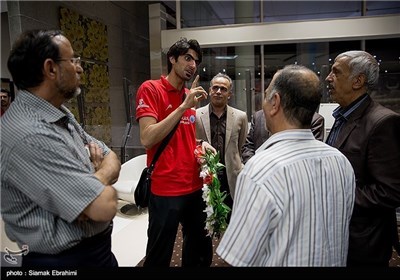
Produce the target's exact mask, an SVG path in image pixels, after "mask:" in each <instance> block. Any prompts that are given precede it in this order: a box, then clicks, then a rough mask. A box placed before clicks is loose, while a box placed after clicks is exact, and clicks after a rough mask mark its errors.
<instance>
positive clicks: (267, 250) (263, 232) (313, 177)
mask: <svg viewBox="0 0 400 280" xmlns="http://www.w3.org/2000/svg"><path fill="white" fill-rule="evenodd" d="M267 142H268V144H267V147H266V149H265V150H264V151H260V152H258V153H256V155H255V156H254V157H252V158H251V159H250V160H249V161H248V162H247V163H246V165H245V167H244V169H243V170H242V172H241V173H240V174H239V176H238V180H237V184H236V193H237V195H235V201H234V205H233V211H232V216H231V220H230V224H229V226H228V228H227V231H226V232H225V233H224V235H223V237H222V239H221V242H220V244H219V246H218V248H217V251H216V252H217V253H218V254H219V255H220V256H221V257H222V258H223V259H224V260H225V261H226V262H228V263H229V264H231V265H233V266H345V265H346V258H347V251H348V238H349V221H350V217H351V214H352V211H353V203H354V191H355V178H354V172H353V169H352V167H351V164H350V163H349V161H348V160H347V159H346V157H345V156H344V155H342V154H341V153H340V152H339V151H338V150H337V149H335V148H332V147H330V146H328V145H327V144H325V143H323V142H321V141H318V140H315V138H314V136H313V134H312V133H311V131H310V130H309V129H304V130H303V129H295V130H286V131H284V132H280V133H276V134H274V135H272V136H271V137H270V138H269V139H268V140H267Z"/></svg>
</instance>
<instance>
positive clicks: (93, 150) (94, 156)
mask: <svg viewBox="0 0 400 280" xmlns="http://www.w3.org/2000/svg"><path fill="white" fill-rule="evenodd" d="M87 148H89V156H90V161H91V162H92V164H93V166H94V169H95V170H96V171H97V170H98V169H99V167H100V165H101V163H102V162H103V159H104V156H103V149H102V148H100V147H99V145H97V144H96V143H95V142H90V143H89V144H88V145H87Z"/></svg>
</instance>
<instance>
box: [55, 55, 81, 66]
mask: <svg viewBox="0 0 400 280" xmlns="http://www.w3.org/2000/svg"><path fill="white" fill-rule="evenodd" d="M56 61H71V62H72V63H73V64H75V65H78V64H79V65H81V57H80V56H78V57H71V58H59V59H57V60H56Z"/></svg>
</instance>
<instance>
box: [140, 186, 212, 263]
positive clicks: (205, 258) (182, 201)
mask: <svg viewBox="0 0 400 280" xmlns="http://www.w3.org/2000/svg"><path fill="white" fill-rule="evenodd" d="M204 209H205V203H204V201H203V198H202V190H198V191H196V192H194V193H192V194H188V195H184V196H172V197H169V196H156V195H154V194H151V195H150V204H149V208H148V211H149V228H148V230H147V235H148V242H147V248H146V259H145V261H144V263H143V266H152V267H169V265H170V262H171V258H172V253H173V249H174V243H175V238H176V234H177V231H178V227H179V224H181V225H182V237H183V245H182V266H183V267H207V266H210V265H211V262H212V255H213V251H212V242H211V237H209V236H206V235H207V231H206V230H205V229H204V227H205V219H206V217H207V215H206V213H204V212H203V210H204Z"/></svg>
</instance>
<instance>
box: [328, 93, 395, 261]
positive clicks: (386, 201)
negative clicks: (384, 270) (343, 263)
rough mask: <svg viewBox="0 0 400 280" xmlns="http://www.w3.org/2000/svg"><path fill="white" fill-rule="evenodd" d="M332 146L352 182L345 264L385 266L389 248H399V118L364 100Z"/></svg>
mask: <svg viewBox="0 0 400 280" xmlns="http://www.w3.org/2000/svg"><path fill="white" fill-rule="evenodd" d="M333 146H334V147H336V148H337V149H339V151H341V152H342V153H343V154H344V155H345V156H346V157H347V158H348V160H349V161H350V163H351V165H352V166H353V168H354V173H355V176H356V199H355V205H354V210H353V215H352V218H351V222H350V239H349V253H348V264H350V265H352V264H355V263H361V264H363V265H368V264H371V265H373V264H379V263H381V264H385V263H386V264H388V262H389V260H390V258H391V255H392V245H395V244H398V233H397V221H396V208H397V207H400V115H399V114H397V113H395V112H393V111H391V110H389V109H387V108H385V107H383V106H381V105H379V104H378V103H376V102H374V101H373V100H372V99H371V98H370V96H368V97H367V99H366V100H365V101H364V102H363V103H362V104H361V106H360V107H359V108H357V109H356V110H355V111H354V112H353V113H352V114H351V115H350V116H349V120H348V121H347V122H346V123H345V124H344V125H343V127H342V128H341V130H340V133H339V135H338V138H337V139H336V141H335V143H333Z"/></svg>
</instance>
